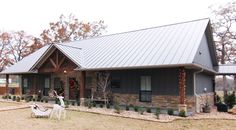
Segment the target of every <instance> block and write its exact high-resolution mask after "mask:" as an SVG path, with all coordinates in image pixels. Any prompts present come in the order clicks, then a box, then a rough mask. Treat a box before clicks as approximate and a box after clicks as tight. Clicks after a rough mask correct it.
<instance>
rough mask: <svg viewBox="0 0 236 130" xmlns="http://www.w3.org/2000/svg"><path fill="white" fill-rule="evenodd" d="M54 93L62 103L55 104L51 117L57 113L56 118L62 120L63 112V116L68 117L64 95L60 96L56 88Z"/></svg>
mask: <svg viewBox="0 0 236 130" xmlns="http://www.w3.org/2000/svg"><path fill="white" fill-rule="evenodd" d="M54 93H55V94H56V96H57V98H58V99H59V101H60V103H61V104H60V105H58V104H54V105H53V109H52V112H51V114H50V119H51V118H52V117H53V115H55V116H56V118H57V119H58V120H60V119H61V116H62V114H63V118H64V119H65V118H66V109H65V103H64V101H63V98H64V97H63V96H58V95H57V92H56V91H55V90H54Z"/></svg>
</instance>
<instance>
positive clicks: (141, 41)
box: [66, 19, 209, 69]
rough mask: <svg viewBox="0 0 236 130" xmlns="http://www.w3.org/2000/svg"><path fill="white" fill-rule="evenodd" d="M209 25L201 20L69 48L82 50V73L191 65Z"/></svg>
mask: <svg viewBox="0 0 236 130" xmlns="http://www.w3.org/2000/svg"><path fill="white" fill-rule="evenodd" d="M208 23H209V19H201V20H196V21H190V22H184V23H178V24H172V25H166V26H160V27H155V28H148V29H142V30H137V31H131V32H126V33H120V34H115V35H108V36H102V37H98V38H92V39H87V40H81V41H75V42H71V43H67V44H66V45H68V46H73V47H78V48H82V50H83V54H84V64H83V66H82V69H107V68H109V69H112V68H142V67H157V66H172V65H180V64H181V65H183V64H191V63H193V59H194V56H195V54H196V52H197V49H198V47H199V45H200V42H201V39H202V37H203V35H204V33H205V30H206V28H207V25H208ZM80 69H81V68H80Z"/></svg>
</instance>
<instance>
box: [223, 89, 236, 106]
mask: <svg viewBox="0 0 236 130" xmlns="http://www.w3.org/2000/svg"><path fill="white" fill-rule="evenodd" d="M235 98H236V96H235V92H233V93H231V94H226V96H225V103H226V104H227V105H228V106H229V108H232V107H233V106H234V104H236V100H235Z"/></svg>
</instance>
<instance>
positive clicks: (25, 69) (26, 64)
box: [1, 45, 49, 74]
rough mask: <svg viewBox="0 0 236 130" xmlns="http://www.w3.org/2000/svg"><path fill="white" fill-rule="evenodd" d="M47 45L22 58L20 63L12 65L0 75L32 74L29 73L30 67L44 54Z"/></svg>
mask: <svg viewBox="0 0 236 130" xmlns="http://www.w3.org/2000/svg"><path fill="white" fill-rule="evenodd" d="M48 48H49V45H46V46H44V47H42V48H40V49H39V50H37V51H36V52H34V53H32V54H30V55H28V56H27V57H25V58H23V59H22V60H21V61H19V62H17V63H16V64H14V65H12V66H11V67H9V68H8V69H6V70H4V71H2V72H1V74H20V73H34V72H32V71H30V69H31V67H32V66H33V65H34V64H35V63H36V62H37V61H38V59H39V58H40V57H41V56H42V55H43V54H44V53H45V52H46V50H47V49H48Z"/></svg>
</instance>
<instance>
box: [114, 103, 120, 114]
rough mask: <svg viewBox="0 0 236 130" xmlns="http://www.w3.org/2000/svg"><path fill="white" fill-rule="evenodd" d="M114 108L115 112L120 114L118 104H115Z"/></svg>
mask: <svg viewBox="0 0 236 130" xmlns="http://www.w3.org/2000/svg"><path fill="white" fill-rule="evenodd" d="M114 109H115V113H117V114H120V106H119V105H115V106H114Z"/></svg>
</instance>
